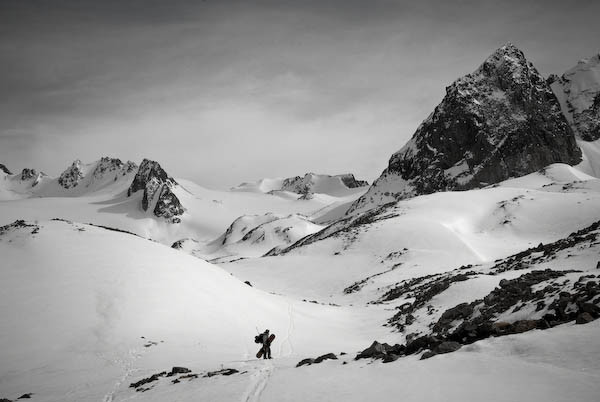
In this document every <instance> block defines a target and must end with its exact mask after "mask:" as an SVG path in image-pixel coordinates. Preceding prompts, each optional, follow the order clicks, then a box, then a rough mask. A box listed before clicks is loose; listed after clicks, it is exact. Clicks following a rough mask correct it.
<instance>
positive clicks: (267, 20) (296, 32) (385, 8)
mask: <svg viewBox="0 0 600 402" xmlns="http://www.w3.org/2000/svg"><path fill="white" fill-rule="evenodd" d="M599 8H600V6H599V5H597V4H596V2H592V1H581V2H578V6H577V7H572V6H571V5H569V4H566V3H564V2H558V1H556V2H555V1H529V2H522V1H521V2H516V1H512V0H510V1H503V2H497V1H485V0H484V1H453V2H447V1H438V2H434V1H419V2H414V1H413V2H409V1H393V0H374V1H369V2H365V1H358V0H346V1H341V0H340V1H316V0H315V1H313V0H304V1H281V0H280V1H253V2H247V1H228V0H219V1H214V0H208V1H183V0H176V1H172V2H164V1H142V0H131V1H127V2H122V1H116V0H105V1H102V2H98V1H91V0H78V1H74V0H73V1H66V0H57V1H53V2H47V1H42V0H31V1H27V2H23V1H11V0H7V1H4V2H2V3H0V65H2V66H3V68H2V74H0V88H2V91H0V161H2V160H10V161H14V162H15V163H17V164H25V163H26V164H27V165H28V166H30V165H37V166H38V167H41V168H43V169H45V170H48V171H49V172H50V173H51V172H58V173H59V172H60V171H61V170H62V169H64V167H66V165H67V164H68V163H70V161H71V160H73V159H75V158H82V159H84V160H94V159H98V158H99V157H100V156H102V155H103V154H110V155H114V156H117V157H122V158H124V159H134V160H140V159H141V158H142V157H146V156H148V157H154V158H155V159H158V160H161V162H162V161H166V162H165V163H167V164H171V165H172V166H173V169H175V170H176V171H175V172H173V174H175V175H182V176H188V175H191V176H190V178H192V179H194V180H196V181H198V182H199V183H208V184H210V185H214V186H217V185H219V183H220V182H222V183H227V185H233V184H236V183H237V182H239V181H242V180H254V179H256V178H258V177H261V176H269V175H271V176H273V175H288V174H289V175H292V174H293V175H296V174H302V173H304V171H305V170H313V171H321V172H323V173H329V172H328V170H335V171H337V172H341V171H354V172H356V173H357V174H361V175H363V176H365V177H367V178H368V179H370V180H372V179H374V178H375V177H376V176H377V175H378V174H379V173H380V171H381V170H382V169H383V168H384V167H385V164H386V163H387V159H388V157H389V156H390V155H391V153H392V152H394V151H395V150H397V149H399V148H400V147H401V146H402V145H403V144H404V142H405V141H406V140H408V139H409V138H410V136H411V135H412V133H413V132H414V130H415V129H416V127H417V125H418V124H419V122H420V121H421V120H422V119H424V118H425V117H426V116H427V115H428V114H429V113H430V112H431V110H432V109H433V108H434V107H435V105H436V104H437V103H438V102H439V101H440V100H441V99H442V97H443V95H444V88H445V86H447V85H449V84H450V83H451V82H452V81H453V80H454V79H456V78H457V77H459V76H461V75H464V74H466V73H469V72H471V71H473V70H474V69H475V68H476V67H477V66H478V65H479V64H480V63H481V62H482V61H483V59H484V58H485V57H486V56H487V55H488V54H490V53H491V52H492V51H493V50H494V49H495V48H496V47H498V46H500V45H502V44H503V43H504V42H506V41H508V40H510V41H513V42H515V43H516V44H517V45H518V46H520V47H522V48H523V50H524V51H525V52H526V54H527V56H528V57H530V58H531V59H532V60H533V61H534V62H535V63H536V65H537V66H538V67H539V68H540V70H541V71H542V72H544V73H546V74H548V73H550V72H561V71H564V70H565V69H566V68H568V67H570V66H571V65H573V64H574V63H575V62H576V60H577V59H579V58H581V57H584V56H587V55H589V54H592V53H594V52H596V51H597V50H598V49H597V46H598V45H597V43H596V39H597V37H599V36H600V35H598V34H600V32H599V31H600V28H598V26H597V24H596V22H595V18H596V15H598V11H600V9H599ZM11 132H13V133H14V132H19V133H27V135H24V136H19V137H16V138H18V139H15V137H14V136H12V137H11V136H7V135H6V133H11ZM11 138H12V139H11ZM292 151H297V152H292ZM336 152H337V154H336ZM11 158H12V159H11ZM40 165H41V166H40ZM240 175H244V177H241V176H240ZM248 175H257V177H248Z"/></svg>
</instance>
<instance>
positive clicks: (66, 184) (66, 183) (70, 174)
mask: <svg viewBox="0 0 600 402" xmlns="http://www.w3.org/2000/svg"><path fill="white" fill-rule="evenodd" d="M83 176H84V175H83V172H82V169H81V161H80V160H79V159H77V160H76V161H75V162H73V164H72V165H71V166H70V167H68V168H67V170H65V171H64V172H62V174H61V175H60V177H59V178H58V184H60V185H61V186H62V187H63V188H66V189H69V188H73V187H77V185H78V184H79V182H80V181H81V179H83Z"/></svg>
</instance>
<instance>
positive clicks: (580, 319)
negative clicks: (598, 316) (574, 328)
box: [575, 313, 595, 324]
mask: <svg viewBox="0 0 600 402" xmlns="http://www.w3.org/2000/svg"><path fill="white" fill-rule="evenodd" d="M594 320H595V318H594V317H592V315H591V314H590V313H581V314H579V315H578V316H577V319H576V320H575V324H587V323H588V322H592V321H594Z"/></svg>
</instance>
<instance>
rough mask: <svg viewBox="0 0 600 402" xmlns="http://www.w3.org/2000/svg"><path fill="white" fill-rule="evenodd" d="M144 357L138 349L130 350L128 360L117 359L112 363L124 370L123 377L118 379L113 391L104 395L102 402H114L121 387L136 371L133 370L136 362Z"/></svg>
mask: <svg viewBox="0 0 600 402" xmlns="http://www.w3.org/2000/svg"><path fill="white" fill-rule="evenodd" d="M141 356H142V355H141V354H140V353H139V351H138V350H137V349H130V350H129V352H128V358H127V359H124V360H123V359H115V360H112V361H111V363H114V364H118V365H120V366H121V368H122V369H123V375H122V376H121V377H119V378H118V379H117V381H116V382H115V384H114V385H113V387H112V389H111V390H110V391H109V392H108V393H107V394H106V395H104V398H103V399H102V402H113V401H114V398H115V394H116V393H117V391H118V390H119V388H121V385H123V383H125V382H126V381H127V379H128V378H129V377H130V376H131V375H132V374H133V373H134V372H135V371H136V370H135V369H134V368H133V363H134V362H135V360H137V359H139V358H140V357H141Z"/></svg>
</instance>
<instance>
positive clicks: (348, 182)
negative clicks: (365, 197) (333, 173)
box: [337, 173, 369, 188]
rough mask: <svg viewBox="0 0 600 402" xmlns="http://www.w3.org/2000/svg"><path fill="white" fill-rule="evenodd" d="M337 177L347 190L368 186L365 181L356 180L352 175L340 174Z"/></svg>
mask: <svg viewBox="0 0 600 402" xmlns="http://www.w3.org/2000/svg"><path fill="white" fill-rule="evenodd" d="M337 177H339V178H340V179H341V180H342V183H344V185H345V186H346V187H348V188H357V187H365V186H368V185H369V183H368V182H367V181H365V180H356V178H355V177H354V175H353V174H352V173H346V174H340V175H338V176H337Z"/></svg>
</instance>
